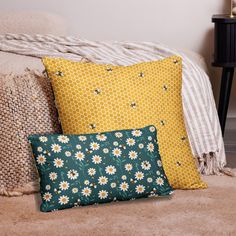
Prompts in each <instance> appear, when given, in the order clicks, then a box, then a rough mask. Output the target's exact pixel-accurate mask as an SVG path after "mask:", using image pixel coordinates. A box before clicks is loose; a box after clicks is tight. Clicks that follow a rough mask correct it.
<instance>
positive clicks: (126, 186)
mask: <svg viewBox="0 0 236 236" xmlns="http://www.w3.org/2000/svg"><path fill="white" fill-rule="evenodd" d="M119 188H120V190H121V191H123V192H125V191H127V190H128V188H129V184H128V183H126V182H122V183H121V184H120V187H119Z"/></svg>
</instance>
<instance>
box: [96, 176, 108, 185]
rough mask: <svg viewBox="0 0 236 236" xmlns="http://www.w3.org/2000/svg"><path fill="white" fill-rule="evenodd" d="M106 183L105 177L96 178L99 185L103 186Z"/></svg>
mask: <svg viewBox="0 0 236 236" xmlns="http://www.w3.org/2000/svg"><path fill="white" fill-rule="evenodd" d="M107 182H108V178H107V177H105V176H101V177H99V178H98V183H99V184H100V185H105V184H107Z"/></svg>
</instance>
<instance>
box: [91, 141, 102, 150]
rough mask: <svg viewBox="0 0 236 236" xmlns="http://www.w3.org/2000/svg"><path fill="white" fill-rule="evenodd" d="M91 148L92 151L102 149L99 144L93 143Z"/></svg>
mask: <svg viewBox="0 0 236 236" xmlns="http://www.w3.org/2000/svg"><path fill="white" fill-rule="evenodd" d="M90 148H91V149H92V150H98V149H99V148H100V145H99V143H96V142H92V143H90Z"/></svg>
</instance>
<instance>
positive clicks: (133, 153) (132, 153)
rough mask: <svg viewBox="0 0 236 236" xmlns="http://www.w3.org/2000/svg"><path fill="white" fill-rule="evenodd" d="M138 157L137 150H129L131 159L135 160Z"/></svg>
mask: <svg viewBox="0 0 236 236" xmlns="http://www.w3.org/2000/svg"><path fill="white" fill-rule="evenodd" d="M137 157H138V153H137V152H135V151H129V158H130V159H131V160H134V159H136V158H137Z"/></svg>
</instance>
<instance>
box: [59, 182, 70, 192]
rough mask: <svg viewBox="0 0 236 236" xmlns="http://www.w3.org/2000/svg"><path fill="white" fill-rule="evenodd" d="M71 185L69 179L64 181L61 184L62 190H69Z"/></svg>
mask: <svg viewBox="0 0 236 236" xmlns="http://www.w3.org/2000/svg"><path fill="white" fill-rule="evenodd" d="M69 187H70V184H69V183H68V182H67V181H62V182H60V184H59V188H60V189H61V190H67V189H68V188H69Z"/></svg>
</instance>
